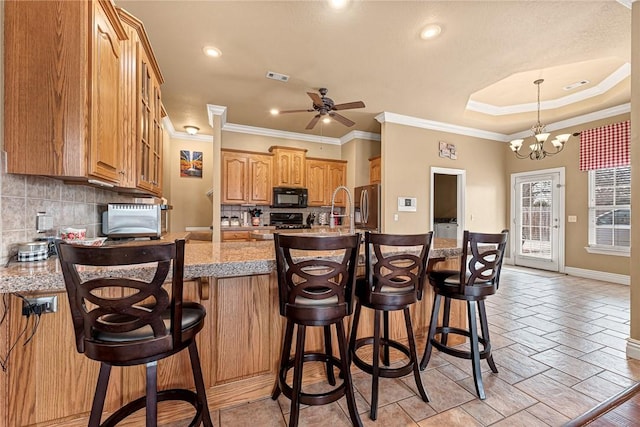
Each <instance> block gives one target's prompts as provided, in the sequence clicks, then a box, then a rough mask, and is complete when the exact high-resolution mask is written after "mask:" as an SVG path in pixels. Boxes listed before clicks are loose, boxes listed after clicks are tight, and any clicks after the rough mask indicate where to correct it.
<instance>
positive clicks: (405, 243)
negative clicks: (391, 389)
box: [349, 232, 432, 420]
mask: <svg viewBox="0 0 640 427" xmlns="http://www.w3.org/2000/svg"><path fill="white" fill-rule="evenodd" d="M431 238H432V233H431V232H430V233H427V234H416V235H393V234H373V233H369V232H367V233H366V234H365V245H366V249H365V254H366V277H365V278H364V279H358V281H357V282H356V296H357V297H358V302H357V304H356V309H355V314H354V316H353V325H352V329H351V339H350V341H349V352H350V354H351V358H352V360H353V363H354V364H355V365H356V366H357V367H358V368H360V369H362V370H363V371H364V372H366V373H368V374H371V375H372V382H371V412H370V414H369V416H370V418H371V419H372V420H375V419H376V418H377V412H378V383H379V378H380V377H383V378H399V377H403V376H405V375H407V374H408V373H410V372H412V371H413V375H414V378H415V381H416V387H417V388H418V393H420V397H421V398H422V400H423V401H425V402H428V401H429V397H428V396H427V392H426V391H425V389H424V386H423V385H422V380H421V378H420V370H419V368H418V354H417V350H416V342H415V337H414V335H413V326H412V324H411V315H410V313H409V307H410V306H411V305H412V304H414V303H415V302H416V301H417V300H419V299H421V298H422V289H423V284H424V281H425V276H426V271H427V258H428V255H429V248H430V247H431ZM362 307H367V308H370V309H372V310H375V311H374V323H373V331H374V332H373V337H366V338H360V339H357V333H358V324H359V322H360V312H361V310H362ZM397 310H402V312H403V313H404V320H405V327H406V330H407V339H408V341H409V343H408V344H409V345H408V346H407V345H404V344H402V343H400V342H398V341H396V340H392V339H390V338H389V312H391V311H397ZM381 315H382V320H383V323H384V325H383V336H382V337H381V336H380V320H381V319H380V316H381ZM369 345H372V346H373V358H372V363H371V364H369V363H367V362H365V361H364V360H362V359H361V358H360V357H359V356H358V354H357V350H358V349H360V348H362V347H364V346H369ZM390 348H394V349H396V350H399V351H400V352H401V353H403V354H404V355H405V356H407V357H408V359H409V360H408V362H407V363H406V364H405V365H403V366H400V367H397V368H391V367H389V365H390V360H389V349H390ZM380 350H382V362H383V364H384V365H385V366H380Z"/></svg>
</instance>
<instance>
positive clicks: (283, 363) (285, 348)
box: [271, 319, 293, 400]
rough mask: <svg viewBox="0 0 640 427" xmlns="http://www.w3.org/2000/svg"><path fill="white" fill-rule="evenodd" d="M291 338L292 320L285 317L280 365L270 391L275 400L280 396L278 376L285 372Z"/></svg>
mask: <svg viewBox="0 0 640 427" xmlns="http://www.w3.org/2000/svg"><path fill="white" fill-rule="evenodd" d="M292 340H293V322H291V321H290V320H289V319H287V325H286V328H285V331H284V337H283V338H282V352H281V353H280V367H279V368H278V373H277V375H276V383H275V384H274V386H273V391H272V392H271V399H273V400H276V399H277V398H278V396H280V392H281V391H282V390H281V389H280V377H284V376H285V373H286V372H287V363H288V362H289V354H290V353H291V341H292Z"/></svg>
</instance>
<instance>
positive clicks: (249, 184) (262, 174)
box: [221, 150, 273, 205]
mask: <svg viewBox="0 0 640 427" xmlns="http://www.w3.org/2000/svg"><path fill="white" fill-rule="evenodd" d="M221 154H222V194H221V196H222V197H221V201H222V203H223V204H229V205H238V204H254V205H270V204H271V193H272V191H271V187H272V184H271V183H272V181H271V179H272V176H273V171H272V158H273V156H271V155H270V154H260V153H251V152H247V151H239V150H222V151H221Z"/></svg>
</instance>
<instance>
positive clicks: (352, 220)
mask: <svg viewBox="0 0 640 427" xmlns="http://www.w3.org/2000/svg"><path fill="white" fill-rule="evenodd" d="M340 190H344V191H345V192H346V193H347V199H348V201H349V233H350V234H354V233H355V231H356V227H355V218H354V217H355V209H354V206H353V201H352V200H351V192H350V191H349V189H348V188H347V187H345V186H344V185H341V186H339V187H336V189H335V190H333V195H332V196H331V214H330V215H329V218H330V219H329V223H330V227H331V228H334V227H335V225H334V221H333V219H334V218H342V217H345V216H347V215H346V214H344V215H336V214H334V213H333V206H334V204H335V201H336V194H338V191H340Z"/></svg>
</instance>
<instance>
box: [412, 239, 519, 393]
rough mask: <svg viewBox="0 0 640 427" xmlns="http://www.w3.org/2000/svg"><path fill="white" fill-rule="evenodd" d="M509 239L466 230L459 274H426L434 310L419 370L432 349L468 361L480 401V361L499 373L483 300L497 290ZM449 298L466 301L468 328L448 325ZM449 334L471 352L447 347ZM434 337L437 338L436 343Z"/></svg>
mask: <svg viewBox="0 0 640 427" xmlns="http://www.w3.org/2000/svg"><path fill="white" fill-rule="evenodd" d="M508 236H509V231H508V230H503V231H502V232H500V233H498V234H488V233H473V232H469V231H468V230H465V231H464V235H463V240H462V256H461V258H460V271H459V272H453V271H448V272H433V273H431V274H429V282H430V283H431V285H432V286H433V290H434V298H433V309H432V311H431V323H430V325H429V335H428V337H427V345H426V347H425V349H424V355H423V356H422V361H421V362H420V369H425V368H426V367H427V364H428V363H429V359H430V358H431V351H432V348H433V347H435V348H437V349H438V350H440V351H442V352H444V353H447V354H449V355H451V356H454V357H460V358H463V359H471V365H472V368H473V380H474V383H475V386H476V392H477V393H478V397H479V398H480V399H485V398H486V395H485V392H484V386H483V384H482V371H481V369H480V359H486V360H487V363H488V364H489V367H490V368H491V371H492V372H494V373H496V374H497V373H498V368H497V367H496V365H495V363H494V361H493V356H492V355H491V341H490V339H489V323H488V322H487V311H486V309H485V305H484V300H485V299H486V298H487V297H488V296H489V295H493V294H495V293H496V290H497V289H498V286H499V282H500V270H501V269H502V259H503V258H504V251H505V248H506V246H507V238H508ZM442 298H444V301H445V305H444V311H443V324H442V326H437V324H438V314H439V313H438V312H439V311H440V302H441V300H442ZM452 299H455V300H461V301H466V302H467V316H468V321H469V327H468V329H462V328H457V327H451V326H449V316H450V307H451V300H452ZM476 305H477V306H478V314H479V319H480V330H481V332H482V335H479V334H478V326H477V321H476ZM449 334H457V335H462V336H465V337H468V338H469V339H470V350H469V351H466V350H461V349H458V348H455V347H451V346H448V345H447V337H448V335H449ZM436 335H440V339H439V340H438V339H437V338H436ZM480 344H482V346H483V349H482V350H480Z"/></svg>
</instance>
